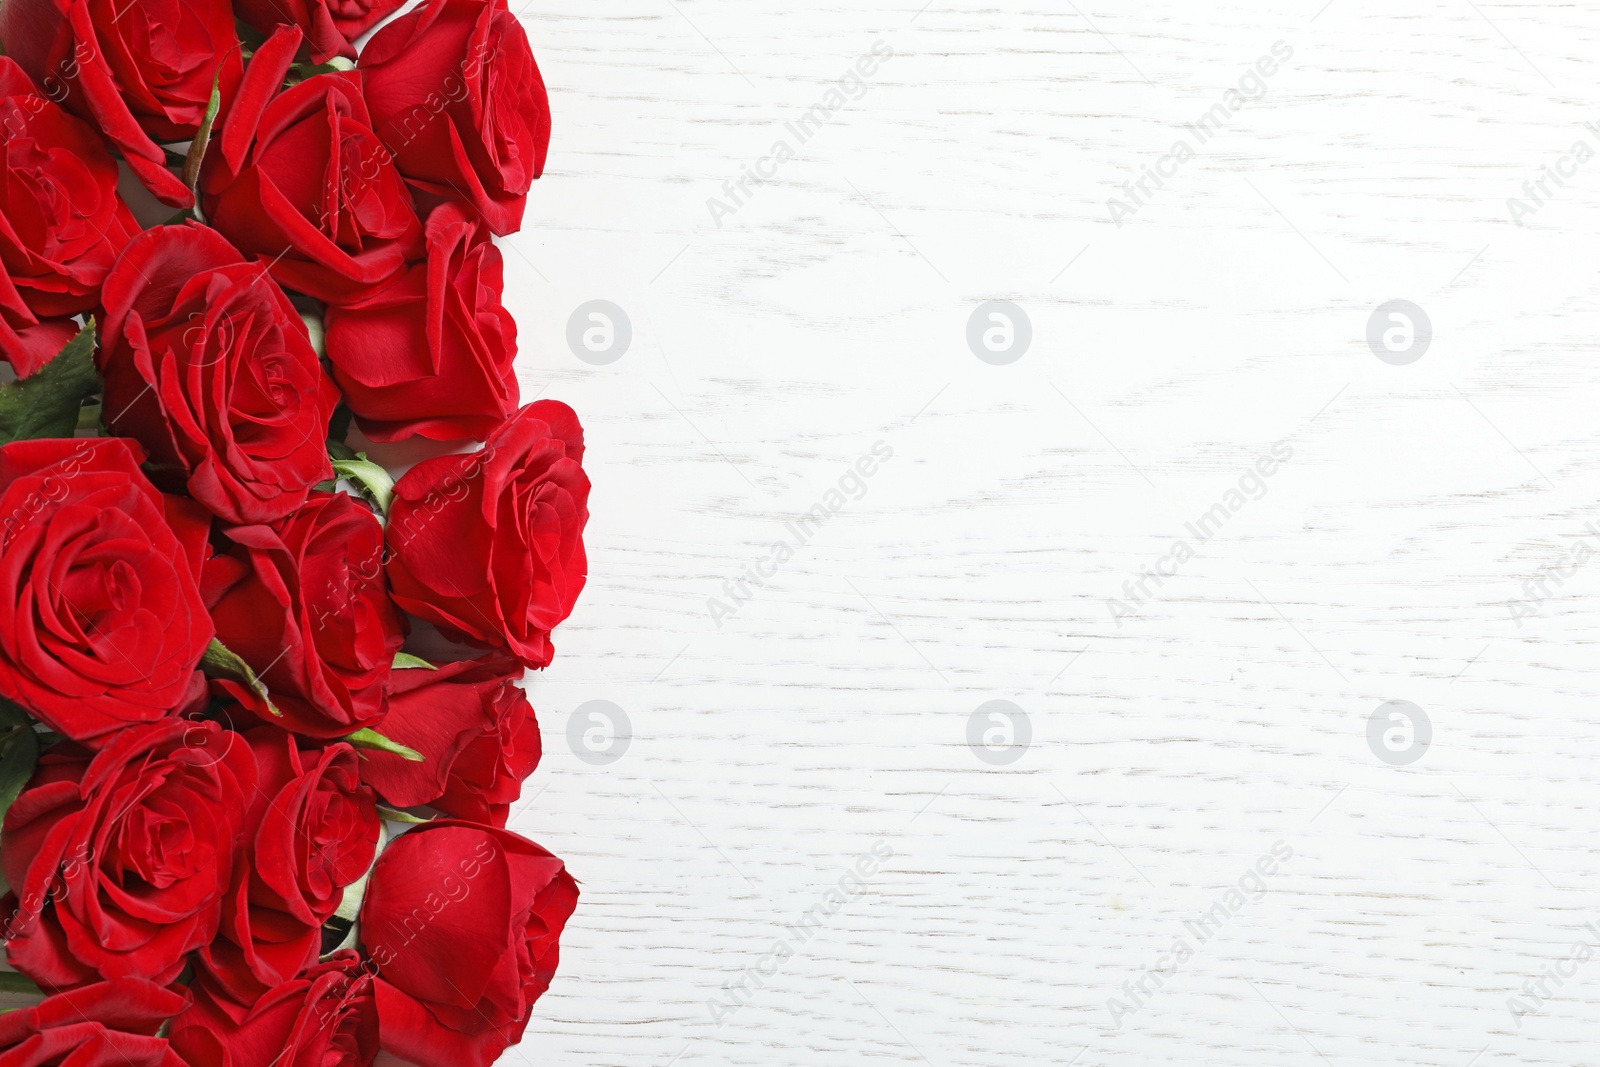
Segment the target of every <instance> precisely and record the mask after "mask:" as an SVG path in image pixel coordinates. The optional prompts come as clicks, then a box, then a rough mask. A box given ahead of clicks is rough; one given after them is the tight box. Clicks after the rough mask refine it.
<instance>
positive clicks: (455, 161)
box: [357, 0, 550, 236]
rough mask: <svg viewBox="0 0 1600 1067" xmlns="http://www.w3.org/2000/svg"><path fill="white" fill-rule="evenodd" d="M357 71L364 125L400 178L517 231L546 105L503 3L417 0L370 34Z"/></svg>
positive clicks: (540, 155)
mask: <svg viewBox="0 0 1600 1067" xmlns="http://www.w3.org/2000/svg"><path fill="white" fill-rule="evenodd" d="M357 67H358V69H359V70H360V71H361V73H362V74H363V75H364V76H365V77H366V94H367V105H368V106H369V107H370V108H371V109H372V119H373V127H372V128H373V129H375V130H377V131H378V136H380V137H382V138H383V141H384V143H385V144H387V145H388V146H389V148H390V150H391V151H392V152H393V153H394V158H395V161H396V165H397V166H398V167H399V168H400V173H401V174H404V175H405V176H406V179H407V180H408V181H410V182H411V183H412V184H413V185H415V186H416V187H417V188H418V189H419V190H421V191H423V192H426V193H429V194H431V195H433V196H436V197H439V198H441V199H444V200H460V201H462V202H463V203H465V204H467V205H468V206H469V208H470V209H471V210H472V212H474V213H475V214H478V215H481V216H482V217H483V219H484V221H485V222H486V223H487V224H488V226H489V229H491V230H493V231H494V233H495V234H497V235H499V236H504V235H506V234H508V233H515V232H516V231H517V230H518V229H520V228H521V226H522V212H523V208H524V207H525V206H526V204H527V199H528V188H529V186H531V185H532V184H533V180H534V179H535V178H537V177H539V175H541V174H543V173H544V157H545V151H546V149H548V148H549V146H550V101H549V98H548V97H547V96H546V95H545V88H544V79H543V78H542V77H541V76H540V74H539V65H538V64H537V63H535V62H534V60H533V52H532V50H531V49H529V47H528V34H527V32H526V31H525V30H524V29H523V28H522V24H521V23H519V22H518V21H517V20H516V17H515V16H514V15H512V14H511V11H510V10H509V8H508V7H507V6H506V0H424V2H423V3H422V5H421V6H419V7H417V8H415V9H414V10H412V11H409V12H407V13H406V14H404V15H402V16H400V17H399V18H397V19H395V20H394V21H393V22H391V23H389V25H387V26H385V27H383V28H382V29H381V30H379V31H378V32H377V33H375V34H373V35H372V39H371V40H370V41H368V42H367V45H366V47H365V48H363V49H362V50H361V58H360V60H359V61H358V63H357Z"/></svg>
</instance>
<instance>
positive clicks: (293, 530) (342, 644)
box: [203, 492, 405, 738]
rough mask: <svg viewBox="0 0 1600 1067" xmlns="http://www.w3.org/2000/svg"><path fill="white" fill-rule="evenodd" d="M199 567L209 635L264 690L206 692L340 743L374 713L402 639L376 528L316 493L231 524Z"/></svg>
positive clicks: (350, 506)
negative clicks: (212, 631) (256, 520)
mask: <svg viewBox="0 0 1600 1067" xmlns="http://www.w3.org/2000/svg"><path fill="white" fill-rule="evenodd" d="M223 532H224V534H225V543H224V545H223V547H222V548H221V549H220V550H219V551H218V554H217V555H216V556H214V557H212V558H211V559H210V560H209V561H207V563H206V566H205V572H204V575H203V585H204V592H205V600H206V603H207V604H209V605H210V606H211V617H212V619H213V620H214V622H215V623H216V627H217V639H218V640H220V641H221V642H222V643H223V644H224V645H226V646H227V647H228V648H229V650H231V651H232V652H234V653H236V654H238V655H239V656H240V657H241V658H242V659H243V660H244V661H245V662H246V663H248V664H249V665H250V666H251V668H252V669H254V671H255V673H256V674H257V675H258V676H259V677H260V679H261V681H262V682H263V683H265V685H266V688H267V691H268V693H269V694H270V699H271V701H272V703H273V705H275V707H276V708H277V709H278V710H277V712H274V711H273V709H272V708H269V707H267V705H266V703H265V701H263V699H262V698H261V697H260V696H259V695H258V694H257V693H256V691H255V690H254V689H252V688H250V687H248V686H245V685H243V684H241V683H239V682H237V681H234V680H232V679H228V678H217V679H214V680H213V682H212V685H213V686H214V687H215V688H216V689H217V690H218V691H219V692H221V693H223V694H224V695H226V696H228V697H231V698H232V699H234V700H236V701H238V702H239V703H240V704H241V705H242V706H243V707H244V708H245V709H247V710H248V711H249V712H251V713H252V714H253V715H254V716H255V717H256V718H257V719H259V720H261V721H262V722H265V723H274V724H277V725H280V726H284V727H286V728H288V729H290V730H293V731H295V732H296V733H301V734H306V735H308V736H310V737H323V738H334V737H343V736H344V735H346V734H349V733H351V732H353V731H355V730H359V729H362V728H363V727H368V726H372V725H374V724H376V723H377V722H378V720H379V719H381V718H382V717H383V710H384V685H385V683H387V682H388V680H389V672H390V670H391V669H392V668H393V666H394V654H395V653H396V652H398V651H400V645H401V643H402V642H403V641H404V639H405V633H404V623H403V622H402V620H401V618H400V615H399V613H398V612H397V611H396V610H395V607H394V604H393V603H391V602H390V600H389V594H388V592H387V590H385V588H384V581H383V527H382V526H381V525H380V524H379V523H378V520H377V517H376V516H374V515H373V514H372V512H371V511H369V510H367V508H366V507H365V506H364V505H362V504H359V503H357V502H356V501H355V500H354V499H352V498H351V497H348V496H346V495H345V494H343V493H323V492H315V493H312V494H311V497H310V499H308V500H307V501H306V504H305V506H304V507H302V508H301V509H300V510H299V511H297V512H295V513H294V514H293V515H290V516H289V517H288V518H286V519H281V520H279V521H278V522H276V523H274V524H272V525H270V526H233V527H229V528H228V529H226V530H225V531H223Z"/></svg>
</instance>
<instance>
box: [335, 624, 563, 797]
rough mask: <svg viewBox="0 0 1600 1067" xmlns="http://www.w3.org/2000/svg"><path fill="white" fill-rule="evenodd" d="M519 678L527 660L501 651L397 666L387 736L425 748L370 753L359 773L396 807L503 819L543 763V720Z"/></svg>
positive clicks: (387, 719) (390, 697)
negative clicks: (418, 758) (433, 666)
mask: <svg viewBox="0 0 1600 1067" xmlns="http://www.w3.org/2000/svg"><path fill="white" fill-rule="evenodd" d="M520 677H522V665H521V664H520V663H518V662H517V661H516V660H514V659H512V658H511V657H510V656H507V655H504V654H502V653H491V654H490V655H488V656H484V657H483V658H482V659H477V660H465V661H463V662H460V663H443V664H440V665H439V667H438V669H437V670H431V671H430V670H423V669H421V668H409V669H406V670H398V671H395V672H394V674H393V676H392V678H391V681H390V683H389V714H388V715H387V716H386V717H385V718H384V720H383V735H384V736H385V737H387V738H389V739H390V740H391V741H397V742H399V743H400V744H402V745H405V746H407V747H408V748H413V749H416V750H417V751H418V752H420V753H422V762H420V763H418V762H415V761H413V760H408V759H404V758H402V757H400V756H397V755H394V754H393V753H389V752H367V753H364V756H365V757H366V758H365V759H363V760H362V761H361V777H362V780H363V781H366V782H369V783H371V784H372V786H373V787H374V788H376V789H377V790H378V792H379V793H380V794H382V796H383V798H384V799H385V800H387V801H388V802H389V803H390V804H392V805H394V806H396V807H401V808H410V807H417V806H419V805H422V804H428V805H431V806H432V807H434V808H437V809H438V810H440V811H442V812H445V813H446V814H448V815H455V816H457V817H459V818H462V819H471V820H473V821H475V822H484V823H491V824H493V825H495V826H504V825H505V824H506V814H507V812H508V811H509V810H510V806H511V804H512V802H514V801H515V800H516V799H517V796H518V795H519V794H520V793H521V791H522V782H523V779H525V778H527V777H528V776H529V775H530V774H532V773H533V771H534V768H536V767H538V766H539V755H540V742H539V723H538V721H537V720H536V719H535V718H534V715H533V708H532V707H530V706H529V704H528V698H527V696H526V695H525V694H524V693H523V692H522V690H521V689H519V688H518V687H517V686H516V684H515V682H516V680H517V679H518V678H520Z"/></svg>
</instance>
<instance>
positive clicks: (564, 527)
mask: <svg viewBox="0 0 1600 1067" xmlns="http://www.w3.org/2000/svg"><path fill="white" fill-rule="evenodd" d="M582 463H583V428H582V427H581V426H579V425H578V417H577V415H575V414H573V411H572V409H571V408H569V407H567V405H565V404H562V403H559V402H557V401H554V400H540V401H537V402H535V403H533V404H529V405H528V406H527V407H525V408H523V409H522V410H521V411H519V412H517V413H516V414H515V415H513V416H512V417H511V418H510V419H509V420H507V422H506V424H505V425H504V426H502V427H501V428H500V429H499V430H498V431H496V433H495V434H494V436H492V437H491V438H490V439H489V442H488V444H487V445H486V446H485V447H484V449H483V450H482V451H481V452H475V453H472V454H470V455H466V456H439V457H437V458H434V459H428V460H424V461H423V462H421V463H419V464H417V465H416V466H415V467H413V468H412V469H411V470H410V471H408V472H407V473H406V475H405V476H404V477H402V478H401V479H400V481H399V482H398V483H397V484H396V485H395V497H394V504H393V506H392V508H391V509H390V512H389V530H388V538H389V568H388V570H389V580H390V582H391V584H392V585H393V587H394V600H395V603H396V604H398V605H400V607H401V608H402V609H403V610H405V611H408V612H410V613H411V614H413V615H416V616H419V617H420V618H424V619H428V620H430V621H431V622H434V623H437V624H438V625H439V627H440V628H441V629H442V630H444V631H445V632H446V633H447V634H449V635H450V636H459V637H462V638H464V639H466V640H468V641H471V642H474V643H477V644H481V645H486V646H489V647H503V648H507V649H509V650H510V652H511V653H512V655H514V656H516V657H517V658H518V659H519V660H521V661H522V662H523V663H524V664H526V665H527V666H529V667H544V666H546V665H547V664H549V662H550V657H551V656H552V655H553V652H554V650H553V649H552V648H551V645H550V631H551V630H552V629H554V628H555V626H556V624H557V623H559V622H561V620H562V619H565V618H566V617H567V615H569V614H570V613H571V611H572V605H573V603H574V602H575V601H576V600H577V599H578V593H579V592H580V591H581V590H582V589H583V583H584V578H585V577H586V574H587V570H588V560H587V558H586V557H585V556H584V552H583V527H584V524H585V523H586V522H588V520H589V478H588V476H587V475H585V474H584V473H583V465H582Z"/></svg>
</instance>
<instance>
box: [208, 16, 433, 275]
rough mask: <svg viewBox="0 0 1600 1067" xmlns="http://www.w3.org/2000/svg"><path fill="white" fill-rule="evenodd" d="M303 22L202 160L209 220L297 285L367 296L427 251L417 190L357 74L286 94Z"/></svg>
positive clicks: (325, 78) (255, 73)
mask: <svg viewBox="0 0 1600 1067" xmlns="http://www.w3.org/2000/svg"><path fill="white" fill-rule="evenodd" d="M299 45H300V31H299V30H298V29H296V28H294V27H292V26H286V27H283V28H281V29H279V30H278V32H277V33H275V34H273V36H272V37H271V38H270V39H269V40H268V41H267V43H266V44H263V45H262V46H261V47H260V48H259V49H258V50H257V51H256V53H255V55H254V56H253V57H252V58H251V60H250V66H249V69H248V70H246V71H245V76H244V81H243V82H242V83H241V85H240V87H239V98H238V100H237V101H236V102H235V103H234V106H233V109H232V110H231V111H229V112H228V116H227V118H226V119H225V120H224V121H223V123H222V129H221V132H220V133H218V135H217V136H216V137H215V138H214V139H213V140H212V142H211V146H210V148H209V149H208V150H207V152H206V158H205V163H204V165H203V166H202V167H201V169H200V192H201V201H202V203H203V205H204V208H205V214H206V220H207V221H208V222H209V223H210V224H211V225H213V226H215V227H216V228H217V229H218V230H220V231H221V232H222V235H223V236H224V237H226V238H228V239H229V240H230V241H232V242H233V243H234V244H235V245H236V246H238V248H239V249H241V250H242V251H244V252H245V253H247V254H249V255H253V256H257V257H258V258H259V259H260V260H261V261H262V262H263V263H266V264H267V265H268V267H269V268H270V269H271V271H272V276H273V277H274V278H276V279H277V280H278V281H279V282H281V283H282V284H283V285H284V286H285V287H286V288H288V289H293V290H294V291H295V292H299V293H305V294H306V295H307V296H313V297H316V298H317V299H318V300H324V301H327V302H328V303H330V304H339V303H345V302H348V301H350V300H355V299H359V298H361V297H362V296H365V295H367V294H369V293H371V292H372V291H373V290H375V289H377V288H378V287H379V286H381V285H382V284H383V283H385V282H387V281H388V280H389V279H391V278H393V277H394V276H395V275H396V274H398V273H399V272H400V270H401V269H402V268H403V267H404V266H405V262H406V260H408V259H413V258H415V257H417V256H418V255H420V254H421V252H422V224H421V223H420V222H418V221H417V214H416V211H415V210H414V209H413V208H412V206H411V195H410V190H408V189H407V188H406V184H405V182H404V181H402V180H401V178H400V175H399V174H398V173H397V172H396V171H395V169H394V165H393V164H392V163H391V162H390V159H389V153H388V150H387V149H385V148H384V147H383V144H382V143H381V142H380V141H379V140H378V138H377V135H376V134H374V133H373V132H372V128H371V121H370V119H369V118H368V115H367V105H366V103H365V102H364V101H363V99H362V95H361V76H360V75H359V74H356V73H355V72H354V71H344V72H335V73H330V74H318V75H316V76H315V77H312V78H307V79H306V80H305V81H303V82H300V83H299V84H298V85H294V86H291V87H289V88H288V89H284V90H282V91H281V92H280V91H279V86H280V85H282V84H283V79H284V77H285V75H286V74H287V73H288V70H289V65H290V63H291V61H292V60H293V59H294V53H295V50H296V49H297V48H298V47H299Z"/></svg>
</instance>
